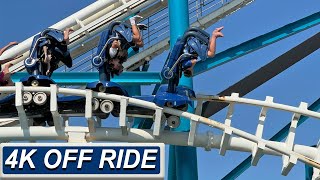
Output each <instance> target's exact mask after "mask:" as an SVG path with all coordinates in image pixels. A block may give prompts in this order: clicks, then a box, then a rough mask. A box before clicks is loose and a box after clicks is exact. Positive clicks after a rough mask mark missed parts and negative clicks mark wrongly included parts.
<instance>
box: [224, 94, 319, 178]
mask: <svg viewBox="0 0 320 180" xmlns="http://www.w3.org/2000/svg"><path fill="white" fill-rule="evenodd" d="M308 109H309V110H311V111H318V110H319V109H320V98H319V99H317V100H316V101H315V102H314V103H312V104H311V105H310V106H309V107H308ZM308 118H309V117H306V116H301V117H300V119H299V121H298V126H297V127H299V126H300V125H301V124H302V123H304V122H305V121H306V120H307V119H308ZM289 130H290V123H288V124H287V125H286V126H285V127H283V128H282V129H281V130H280V131H279V132H277V133H276V134H275V135H273V136H272V137H271V138H270V139H269V140H270V141H282V140H283V139H284V138H285V137H287V136H288V132H289ZM251 159H252V155H251V156H249V157H247V158H246V159H245V160H244V161H242V162H241V163H240V164H239V165H238V166H237V167H236V168H234V169H233V170H232V171H231V172H229V173H228V174H227V175H226V176H225V177H223V178H222V180H228V179H236V178H237V177H238V176H240V175H241V174H242V173H243V172H244V171H246V170H247V169H249V167H250V166H251Z"/></svg>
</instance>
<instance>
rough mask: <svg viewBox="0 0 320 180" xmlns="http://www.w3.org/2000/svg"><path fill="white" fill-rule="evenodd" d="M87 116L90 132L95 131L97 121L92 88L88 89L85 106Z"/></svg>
mask: <svg viewBox="0 0 320 180" xmlns="http://www.w3.org/2000/svg"><path fill="white" fill-rule="evenodd" d="M85 118H86V119H87V121H88V127H89V132H90V133H93V132H95V131H96V130H95V121H94V118H93V116H92V90H89V89H87V90H86V106H85Z"/></svg>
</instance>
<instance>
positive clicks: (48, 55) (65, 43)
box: [43, 28, 74, 76]
mask: <svg viewBox="0 0 320 180" xmlns="http://www.w3.org/2000/svg"><path fill="white" fill-rule="evenodd" d="M72 32H74V31H73V29H71V28H66V29H65V30H64V31H63V41H62V44H61V48H62V49H61V50H63V51H67V50H68V44H69V43H70V40H69V35H70V34H71V33H72ZM43 53H44V61H43V62H44V63H46V64H47V71H46V75H47V76H48V75H49V74H50V68H51V64H50V62H51V59H52V54H51V52H50V51H48V46H43Z"/></svg>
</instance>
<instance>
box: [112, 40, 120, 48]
mask: <svg viewBox="0 0 320 180" xmlns="http://www.w3.org/2000/svg"><path fill="white" fill-rule="evenodd" d="M111 47H112V48H120V42H119V40H114V41H113V42H112V45H111Z"/></svg>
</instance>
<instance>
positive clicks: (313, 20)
mask: <svg viewBox="0 0 320 180" xmlns="http://www.w3.org/2000/svg"><path fill="white" fill-rule="evenodd" d="M319 23H320V12H317V13H314V14H312V15H310V16H307V17H305V18H303V19H300V20H298V21H295V22H293V23H290V24H287V25H285V26H283V27H281V28H279V29H276V30H274V31H271V32H269V33H266V34H264V35H261V36H258V37H256V38H253V39H251V40H249V41H246V42H244V43H241V44H239V45H237V46H234V47H232V48H229V49H227V50H225V51H222V52H220V53H218V54H216V55H215V57H213V58H209V59H207V60H206V61H201V62H199V63H197V64H196V65H195V67H194V76H196V75H199V74H201V73H204V72H206V71H209V70H210V69H212V68H215V67H217V66H221V65H222V64H224V63H227V62H230V61H232V60H234V59H236V58H239V57H241V56H244V55H246V54H248V53H251V52H253V51H256V50H258V49H261V48H263V47H265V46H268V45H271V44H273V43H275V42H277V41H280V40H282V39H284V38H287V37H290V36H292V35H294V34H296V33H299V32H301V31H304V30H306V29H309V28H311V27H313V26H316V25H318V24H319Z"/></svg>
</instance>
